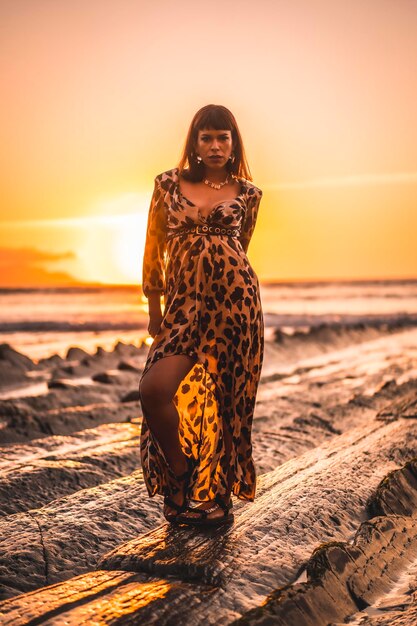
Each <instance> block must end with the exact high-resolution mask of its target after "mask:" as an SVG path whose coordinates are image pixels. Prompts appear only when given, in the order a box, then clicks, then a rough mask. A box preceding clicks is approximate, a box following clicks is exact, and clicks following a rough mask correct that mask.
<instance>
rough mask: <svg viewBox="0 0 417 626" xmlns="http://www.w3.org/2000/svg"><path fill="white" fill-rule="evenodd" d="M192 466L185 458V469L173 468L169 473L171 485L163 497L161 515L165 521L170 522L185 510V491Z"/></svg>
mask: <svg viewBox="0 0 417 626" xmlns="http://www.w3.org/2000/svg"><path fill="white" fill-rule="evenodd" d="M192 470H193V466H192V463H191V461H190V460H189V459H188V458H187V463H186V467H185V469H184V467H182V468H181V467H180V468H175V472H174V470H172V471H171V473H172V475H173V484H172V486H171V491H170V494H169V495H166V496H165V497H164V508H163V514H164V517H165V519H166V520H168V521H169V522H172V521H174V520H175V519H176V517H177V516H178V514H179V513H181V512H182V511H184V510H185V509H186V508H187V504H188V500H187V498H186V489H187V487H188V481H189V479H190V476H191V474H192Z"/></svg>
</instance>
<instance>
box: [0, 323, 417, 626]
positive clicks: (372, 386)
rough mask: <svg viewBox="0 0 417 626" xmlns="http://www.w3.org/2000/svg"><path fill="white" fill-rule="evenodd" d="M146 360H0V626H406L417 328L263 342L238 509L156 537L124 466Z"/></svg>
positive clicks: (331, 327) (143, 499) (411, 575)
mask: <svg viewBox="0 0 417 626" xmlns="http://www.w3.org/2000/svg"><path fill="white" fill-rule="evenodd" d="M146 352H147V347H146V346H142V347H138V346H137V345H133V344H127V343H121V342H120V343H118V344H117V345H116V346H115V348H114V349H111V350H105V349H102V348H98V349H97V350H96V351H95V352H87V351H86V350H84V349H80V348H77V347H76V346H74V347H73V348H71V349H70V350H68V352H67V353H66V354H65V355H64V356H59V355H57V354H56V355H50V356H48V357H46V358H39V360H34V359H31V358H29V357H27V356H26V355H24V354H21V353H20V352H17V351H16V350H14V349H13V348H12V347H11V346H9V345H7V344H3V345H2V346H0V380H1V383H2V385H1V389H0V393H1V396H0V445H1V455H0V502H1V507H0V531H1V532H0V537H1V538H0V599H1V601H0V624H14V625H17V624H31V623H37V624H41V623H42V624H43V623H45V624H65V623H66V624H74V625H78V624H82V623H84V624H89V623H101V624H107V623H108V624H110V623H111V624H114V623H117V624H137V623H146V624H158V625H164V624H167V625H168V624H184V625H190V626H191V625H192V626H194V625H196V624H203V623H207V624H213V625H214V624H216V625H217V624H242V625H243V624H265V625H266V624H282V625H290V626H304V625H306V626H307V625H308V626H319V625H321V624H323V625H324V624H342V623H352V624H372V625H374V624H375V625H376V624H378V625H380V624H381V625H382V624H387V625H388V624H395V625H396V624H398V625H400V624H410V625H411V624H414V623H416V622H417V419H416V418H417V328H416V327H414V326H410V325H409V324H406V323H401V321H397V322H393V323H392V324H389V323H388V324H386V323H385V324H382V323H378V322H377V321H376V322H375V323H374V324H361V323H355V324H349V325H347V324H337V323H332V324H322V325H321V326H318V327H316V328H312V329H310V330H308V331H307V332H297V333H295V334H293V335H292V336H289V335H286V334H285V333H283V332H282V331H280V330H273V329H272V330H271V329H269V332H268V341H267V342H266V345H265V361H264V367H263V371H262V377H261V384H260V388H259V392H258V397H257V405H256V409H255V415H254V422H253V432H252V441H253V454H254V460H255V466H256V468H257V494H256V498H255V501H254V502H251V503H249V502H244V501H242V500H238V499H237V498H235V497H234V498H233V503H234V512H235V522H234V524H233V525H231V526H229V527H227V528H223V529H221V528H218V529H193V528H190V527H185V526H176V527H175V526H172V525H170V524H168V523H167V522H166V521H165V519H164V518H163V516H162V499H161V498H160V497H159V496H158V497H154V498H149V497H148V496H147V492H146V489H145V486H144V483H143V476H142V471H141V469H140V461H139V434H140V426H141V419H142V417H141V415H140V408H139V402H138V391H137V386H138V379H139V375H140V372H141V369H142V368H143V365H144V362H145V358H146Z"/></svg>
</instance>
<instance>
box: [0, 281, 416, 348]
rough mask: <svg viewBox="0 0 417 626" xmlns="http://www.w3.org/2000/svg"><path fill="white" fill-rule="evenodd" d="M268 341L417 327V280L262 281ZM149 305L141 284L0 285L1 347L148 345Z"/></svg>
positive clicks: (266, 337)
mask: <svg viewBox="0 0 417 626" xmlns="http://www.w3.org/2000/svg"><path fill="white" fill-rule="evenodd" d="M260 289H261V301H262V310H263V313H264V322H265V339H266V340H272V339H273V337H274V336H275V335H274V333H275V331H276V329H277V328H279V329H280V330H281V331H282V332H283V333H286V334H288V335H291V334H293V333H295V332H300V331H303V332H309V330H311V329H313V328H315V327H317V326H323V325H325V326H326V325H329V326H330V325H331V326H335V325H336V326H337V325H339V326H341V325H343V326H344V327H345V326H351V325H357V324H362V325H365V326H374V325H381V324H389V325H390V324H396V325H404V326H408V325H417V278H416V279H400V280H394V279H387V280H361V281H358V280H352V281H346V280H344V281H298V282H295V281H294V282H282V281H281V282H269V283H261V285H260ZM147 325H148V315H147V300H146V299H145V298H144V297H143V295H142V292H141V290H140V287H139V286H131V285H128V286H77V287H45V288H0V343H7V344H9V345H10V346H12V347H13V348H14V349H16V350H18V351H19V352H22V353H24V354H26V355H28V356H29V357H30V358H32V359H34V360H37V359H40V358H46V357H48V356H51V355H52V354H59V355H61V356H63V357H64V356H65V355H66V353H67V351H68V349H69V348H70V347H71V346H79V347H82V348H84V349H85V350H87V351H89V352H91V353H93V352H94V351H95V350H96V349H97V347H98V346H101V347H103V348H104V349H107V350H110V349H112V348H113V347H114V346H115V345H116V343H117V342H119V341H122V342H124V343H132V344H134V345H138V346H140V345H142V343H144V342H146V341H149V337H148V333H147Z"/></svg>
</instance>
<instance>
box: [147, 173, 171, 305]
mask: <svg viewBox="0 0 417 626" xmlns="http://www.w3.org/2000/svg"><path fill="white" fill-rule="evenodd" d="M165 237H166V221H165V208H164V196H163V193H162V189H161V186H160V184H159V181H158V177H156V178H155V186H154V190H153V194H152V199H151V204H150V207H149V214H148V222H147V227H146V240H145V251H144V255H143V265H142V291H143V294H144V296H145V297H146V298H147V297H148V295H149V292H151V291H159V292H162V293H164V289H165V258H164V255H165V245H166V243H165V242H166V239H165Z"/></svg>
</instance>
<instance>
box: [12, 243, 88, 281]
mask: <svg viewBox="0 0 417 626" xmlns="http://www.w3.org/2000/svg"><path fill="white" fill-rule="evenodd" d="M74 257H75V255H74V253H73V252H63V253H54V252H43V251H41V250H36V249H35V248H0V274H1V280H0V283H1V286H2V287H17V286H19V287H27V286H30V287H33V286H44V285H75V284H78V282H79V281H77V280H75V278H74V277H73V276H71V275H70V274H68V273H67V272H59V271H58V272H57V271H50V270H49V269H47V267H45V265H46V266H48V264H49V263H53V262H55V261H61V260H63V259H71V258H74Z"/></svg>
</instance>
